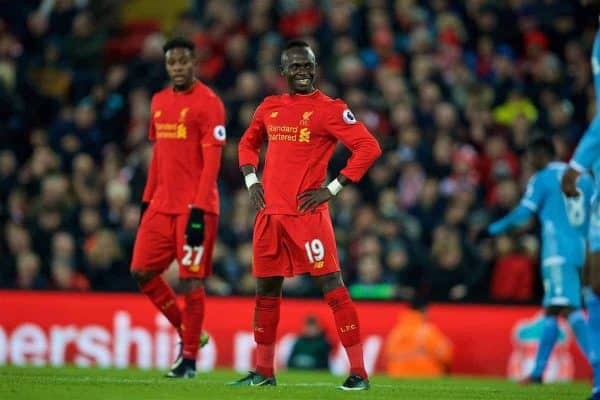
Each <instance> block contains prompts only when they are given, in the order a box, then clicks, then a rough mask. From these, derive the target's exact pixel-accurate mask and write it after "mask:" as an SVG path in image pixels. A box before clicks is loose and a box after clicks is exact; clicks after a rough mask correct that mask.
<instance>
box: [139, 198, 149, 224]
mask: <svg viewBox="0 0 600 400" xmlns="http://www.w3.org/2000/svg"><path fill="white" fill-rule="evenodd" d="M149 204H150V203H148V202H147V201H142V205H141V206H140V222H142V218H144V213H145V212H146V210H147V209H148V205H149Z"/></svg>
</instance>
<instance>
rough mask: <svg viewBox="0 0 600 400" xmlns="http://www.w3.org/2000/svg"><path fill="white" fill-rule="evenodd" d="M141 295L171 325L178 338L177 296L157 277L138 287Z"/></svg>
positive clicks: (179, 322) (179, 327)
mask: <svg viewBox="0 0 600 400" xmlns="http://www.w3.org/2000/svg"><path fill="white" fill-rule="evenodd" d="M140 288H141V290H142V293H144V294H145V295H146V296H147V297H148V298H149V299H150V301H152V303H153V304H154V305H155V306H156V308H158V310H159V311H160V312H161V313H163V315H164V316H165V317H167V319H168V320H169V322H170V323H171V325H173V326H174V327H175V329H177V332H179V336H182V335H181V310H180V309H179V306H178V305H177V296H176V295H175V292H174V291H173V289H172V288H171V286H169V284H168V283H167V282H165V280H164V279H163V278H162V276H160V275H157V276H155V277H154V278H152V279H151V280H149V281H148V282H146V283H145V284H144V285H143V286H142V285H140Z"/></svg>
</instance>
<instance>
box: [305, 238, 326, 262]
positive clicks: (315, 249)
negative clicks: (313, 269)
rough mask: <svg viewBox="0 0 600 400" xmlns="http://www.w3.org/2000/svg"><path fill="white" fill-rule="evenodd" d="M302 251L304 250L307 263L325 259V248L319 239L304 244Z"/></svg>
mask: <svg viewBox="0 0 600 400" xmlns="http://www.w3.org/2000/svg"><path fill="white" fill-rule="evenodd" d="M304 249H305V250H306V256H307V257H308V262H310V263H311V264H312V263H314V262H315V261H321V260H323V258H324V257H325V248H324V247H323V242H321V241H320V240H319V239H313V240H312V241H308V242H306V243H304Z"/></svg>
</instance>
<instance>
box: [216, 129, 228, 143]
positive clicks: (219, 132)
mask: <svg viewBox="0 0 600 400" xmlns="http://www.w3.org/2000/svg"><path fill="white" fill-rule="evenodd" d="M213 136H214V137H215V139H217V140H220V141H224V140H225V138H226V137H227V131H226V130H225V127H224V126H223V125H217V126H215V129H214V130H213Z"/></svg>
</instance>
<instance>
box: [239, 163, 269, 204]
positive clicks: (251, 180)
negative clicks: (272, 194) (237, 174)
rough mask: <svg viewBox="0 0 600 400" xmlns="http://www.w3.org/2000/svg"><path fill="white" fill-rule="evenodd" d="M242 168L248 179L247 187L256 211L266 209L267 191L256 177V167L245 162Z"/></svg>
mask: <svg viewBox="0 0 600 400" xmlns="http://www.w3.org/2000/svg"><path fill="white" fill-rule="evenodd" d="M240 170H241V171H242V174H243V175H244V179H245V180H246V187H247V188H248V194H249V195H250V201H251V202H252V205H253V206H254V209H255V210H256V211H260V210H262V209H264V208H265V205H266V203H265V193H264V189H263V185H262V183H260V181H259V180H258V178H257V177H256V168H255V167H254V165H252V164H245V165H242V166H241V167H240Z"/></svg>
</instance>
